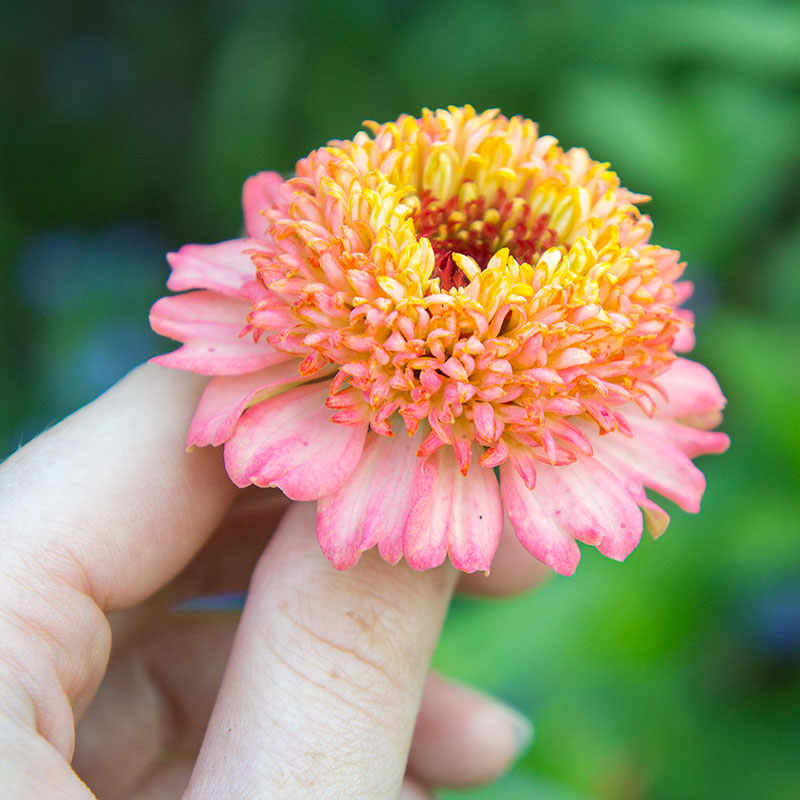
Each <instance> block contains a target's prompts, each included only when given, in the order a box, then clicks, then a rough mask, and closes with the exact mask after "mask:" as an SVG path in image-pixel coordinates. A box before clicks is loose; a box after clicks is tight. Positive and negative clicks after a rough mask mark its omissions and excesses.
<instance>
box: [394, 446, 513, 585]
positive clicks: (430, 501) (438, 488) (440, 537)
mask: <svg viewBox="0 0 800 800" xmlns="http://www.w3.org/2000/svg"><path fill="white" fill-rule="evenodd" d="M413 500H414V504H413V506H412V508H411V512H410V513H409V515H408V519H407V520H406V525H405V529H404V531H403V555H404V556H405V559H406V561H407V562H408V564H409V565H410V566H411V567H412V568H413V569H430V568H431V567H437V566H439V564H441V563H442V562H443V561H444V559H445V556H446V555H447V552H448V548H449V551H450V560H451V561H452V563H453V566H454V567H456V569H460V570H462V571H464V572H475V571H477V570H483V571H486V572H488V571H489V567H490V565H491V562H492V557H493V556H494V553H495V550H496V549H497V544H498V542H499V541H500V534H501V532H502V530H503V508H502V504H501V503H500V496H499V492H498V490H497V481H496V480H495V477H494V473H493V471H492V470H490V469H485V468H483V467H479V466H475V467H473V468H472V469H470V470H469V472H468V473H467V475H466V476H464V475H462V474H461V471H460V468H459V465H458V461H457V459H456V458H455V456H454V454H453V452H452V450H450V449H449V448H442V449H440V450H437V451H436V452H435V453H433V454H432V455H430V456H428V457H427V458H426V459H425V460H424V461H423V462H422V464H421V465H420V467H419V468H418V469H417V473H416V478H415V482H414V498H413Z"/></svg>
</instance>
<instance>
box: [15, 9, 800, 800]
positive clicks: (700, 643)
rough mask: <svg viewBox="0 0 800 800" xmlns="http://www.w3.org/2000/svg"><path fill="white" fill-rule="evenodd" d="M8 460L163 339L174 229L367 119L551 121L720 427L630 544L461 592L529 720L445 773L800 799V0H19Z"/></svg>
mask: <svg viewBox="0 0 800 800" xmlns="http://www.w3.org/2000/svg"><path fill="white" fill-rule="evenodd" d="M0 18H2V21H1V22H0V52H2V53H3V62H2V67H0V108H1V109H2V110H1V111H0V289H1V290H2V302H1V304H0V386H1V387H2V392H0V455H7V454H8V453H10V452H12V451H13V449H14V448H16V447H17V446H18V445H19V444H20V443H22V442H24V441H25V440H27V439H28V438H30V437H31V436H33V435H34V434H35V433H37V432H38V431H39V430H41V429H42V428H43V427H45V426H47V425H48V424H51V423H52V422H54V421H55V420H57V419H58V418H60V417H61V416H63V415H64V414H66V413H68V412H70V411H71V410H73V409H74V408H76V407H77V406H79V405H81V404H83V403H84V402H86V401H88V400H90V399H91V398H92V397H94V396H95V395H97V394H98V393H99V392H100V391H102V390H103V389H104V388H105V387H106V386H107V385H109V384H110V383H111V382H113V381H114V380H116V379H117V378H118V377H120V376H121V375H122V374H123V373H124V372H125V371H126V370H128V369H129V368H130V367H132V366H133V365H135V364H136V363H138V362H140V361H142V360H144V359H146V358H147V357H149V356H150V355H152V354H154V353H156V352H159V351H162V350H164V349H168V347H167V344H166V343H165V342H164V341H162V340H158V339H157V337H155V336H154V335H153V334H151V333H150V332H149V329H148V326H147V321H146V318H147V311H148V308H149V306H150V304H151V303H152V302H153V301H154V300H155V299H156V298H157V297H159V296H160V295H161V294H162V293H163V291H164V289H163V284H164V281H165V279H166V276H167V266H166V263H165V262H164V259H163V253H164V252H165V251H167V250H171V249H175V248H177V247H179V246H180V245H181V244H183V243H185V242H188V241H199V242H211V241H216V240H220V239H224V238H231V237H232V236H235V235H237V234H238V231H239V228H240V224H241V222H240V209H239V191H240V186H241V183H242V181H243V179H244V178H245V177H247V176H248V175H249V174H251V173H253V172H255V171H257V170H259V169H265V168H270V169H277V170H280V171H284V172H289V171H291V169H292V166H293V164H294V162H295V161H296V160H297V159H298V158H299V157H301V156H303V155H305V154H306V153H307V152H308V151H309V150H311V149H312V148H314V147H316V146H319V145H320V144H322V143H324V142H325V141H326V140H328V139H330V138H335V137H342V138H349V137H350V136H351V135H352V134H353V133H354V132H355V131H356V130H357V129H358V128H359V126H360V123H361V121H362V120H363V119H365V118H371V119H376V120H379V121H385V120H388V119H393V118H395V117H397V116H398V115H399V114H400V113H402V112H415V113H418V112H419V110H420V109H421V107H422V106H429V107H437V106H441V105H447V104H463V103H465V102H470V103H472V104H473V105H475V106H476V107H477V108H478V109H479V110H480V109H483V108H487V107H495V106H498V107H500V108H501V109H502V110H503V111H504V113H506V114H509V115H510V114H516V113H519V114H523V115H525V116H529V117H532V118H534V119H536V120H538V121H539V122H540V124H541V129H542V131H543V132H545V133H552V134H554V135H556V136H558V137H559V139H560V140H561V141H562V143H564V144H565V145H583V146H585V147H587V148H588V149H589V152H590V153H591V154H592V155H593V156H594V157H595V158H598V159H600V160H607V161H610V162H611V163H612V165H613V166H614V168H615V169H616V170H617V171H618V172H619V174H620V175H621V177H622V180H623V183H624V185H626V186H628V187H629V188H630V189H633V190H635V191H642V192H647V193H649V194H652V195H653V196H654V200H653V202H652V203H651V204H650V208H649V209H648V210H649V212H650V213H651V214H652V216H653V217H654V219H655V223H656V229H655V236H654V238H655V240H656V241H658V242H659V243H661V244H664V245H666V246H668V247H674V248H678V249H680V250H681V251H682V252H683V254H684V256H685V258H686V259H687V260H688V262H689V265H690V266H689V270H688V273H687V275H688V277H690V278H692V279H693V280H694V281H695V282H696V285H697V292H696V295H695V297H694V299H693V300H692V301H691V304H690V305H691V306H692V307H693V308H694V310H695V311H696V313H697V315H698V324H697V329H698V342H699V344H698V348H697V351H696V357H697V358H698V360H701V361H703V362H705V363H707V364H708V365H709V366H711V368H712V369H713V370H714V371H715V373H716V374H717V375H718V377H719V378H720V381H721V383H722V386H723V388H724V390H725V391H726V393H727V395H728V398H729V410H728V412H727V414H726V418H725V423H724V429H725V430H726V431H728V432H729V433H730V434H731V437H732V439H733V446H732V448H731V450H730V452H729V453H728V454H726V455H724V456H721V457H714V458H709V459H705V460H702V463H701V466H702V467H703V468H704V469H705V471H706V473H707V476H708V482H709V488H708V492H707V494H706V497H705V501H704V508H703V511H702V513H701V514H700V515H699V516H697V517H691V516H689V515H686V514H683V513H682V512H679V511H677V510H676V513H675V514H674V521H673V524H672V526H671V528H670V530H669V532H668V534H667V535H665V536H664V537H663V538H662V539H660V540H659V541H658V542H652V541H644V542H643V543H642V545H641V546H640V548H639V549H638V550H637V551H636V552H635V553H634V554H633V555H632V556H631V557H630V559H629V560H628V562H627V563H626V564H624V565H620V564H616V563H613V562H610V561H607V560H604V559H602V558H601V557H599V556H596V554H595V553H594V552H588V551H587V552H586V553H585V556H584V560H583V562H582V564H581V566H580V567H579V569H578V572H577V574H576V575H575V576H574V577H572V578H567V579H564V578H555V579H553V580H552V581H550V582H549V583H548V584H547V585H546V586H545V587H544V588H542V589H541V590H539V591H538V592H536V593H533V594H531V595H529V596H525V597H521V598H518V599H513V600H505V601H498V602H487V601H477V600H469V599H460V600H457V601H456V603H455V605H454V608H453V613H452V616H451V619H450V620H449V622H448V626H447V629H446V631H445V635H444V638H443V641H442V645H441V647H440V649H439V652H438V655H437V663H438V666H439V667H440V668H441V669H442V670H443V671H444V672H446V673H447V674H450V675H452V676H455V677H457V678H460V679H462V680H465V681H470V682H473V683H475V684H477V685H479V686H482V687H484V688H485V689H487V690H489V691H491V692H494V693H496V694H498V695H499V696H501V697H503V698H505V699H506V700H507V701H509V702H511V703H513V704H514V705H516V706H518V707H519V708H520V709H522V710H523V711H524V712H525V713H526V714H528V715H530V716H531V717H532V718H533V720H534V721H535V723H536V726H537V738H536V742H535V744H534V746H533V748H532V749H531V750H530V752H529V753H528V754H527V755H526V756H524V758H523V759H522V761H521V762H520V763H519V764H518V766H517V767H516V768H515V770H514V772H513V773H512V774H511V775H510V776H509V777H508V778H506V779H504V780H503V781H501V782H500V783H498V784H495V785H494V786H491V787H487V788H485V789H482V790H480V791H477V792H452V793H444V796H445V797H447V798H451V800H454V799H455V798H464V797H469V798H484V799H487V798H506V799H507V800H517V799H518V798H546V799H550V798H552V800H587V799H588V798H595V799H597V800H634V799H636V798H652V799H653V800H678V799H680V800H687V799H689V798H726V799H728V800H735V799H737V798H742V799H744V798H747V800H752V798H774V799H775V800H782V799H783V798H786V800H790V799H791V800H795V798H797V797H800V535H799V534H800V531H798V527H799V523H798V519H799V518H800V515H799V513H798V512H800V500H799V499H798V494H799V492H798V488H799V487H798V474H800V422H799V421H798V412H799V411H800V404H799V402H798V398H800V318H799V317H798V308H800V265H799V264H798V262H799V261H800V213H799V212H800V200H799V199H798V190H797V187H798V184H799V183H800V4H798V3H797V2H790V1H787V2H758V0H720V1H719V2H666V0H637V1H636V2H624V1H623V2H616V3H614V4H608V3H601V2H590V0H564V1H562V2H559V3H553V2H549V3H545V2H524V1H523V0H517V1H516V2H514V1H512V0H508V1H507V2H502V1H495V2H492V1H491V0H488V1H487V0H457V1H456V0H453V1H452V2H451V1H448V2H430V3H426V2H421V0H351V2H348V3H346V4H345V3H313V2H307V1H305V2H304V1H303V0H298V1H297V2H290V1H289V0H273V2H261V3H258V2H246V0H239V2H228V3H225V2H216V1H215V0H195V2H173V3H162V2H159V1H158V0H129V1H128V2H72V3H69V4H67V3H55V2H39V3H31V4H24V3H17V4H13V5H12V4H10V3H7V4H4V7H3V10H2V12H0Z"/></svg>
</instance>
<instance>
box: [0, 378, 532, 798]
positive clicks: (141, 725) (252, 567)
mask: <svg viewBox="0 0 800 800" xmlns="http://www.w3.org/2000/svg"><path fill="white" fill-rule="evenodd" d="M202 385H203V380H202V379H200V378H198V377H197V376H194V375H189V374H185V373H179V372H172V371H170V370H165V369H162V368H159V367H156V366H146V367H142V368H140V369H138V370H136V371H134V372H133V373H131V375H129V376H128V377H127V378H125V379H124V380H123V381H121V382H120V383H119V384H118V385H117V386H115V387H113V388H112V389H111V390H109V392H107V393H106V394H105V395H103V396H102V397H101V398H99V399H98V400H97V401H95V402H94V403H92V404H91V405H89V406H87V407H86V408H84V409H82V410H81V411H79V412H77V413H76V414H74V415H73V416H72V417H70V418H68V419H67V420H65V421H64V422H62V423H61V424H59V425H57V426H55V427H54V428H53V429H51V430H49V431H47V432H46V433H45V434H43V435H42V436H40V437H39V438H38V439H37V440H35V441H34V442H32V443H31V444H29V445H28V446H26V447H25V448H23V449H22V450H20V451H19V452H18V453H16V454H15V455H14V456H12V457H11V458H10V459H8V461H7V462H6V463H5V464H4V465H3V467H2V470H1V471H0V530H2V532H3V533H2V540H1V541H0V785H2V786H3V787H4V797H8V798H11V799H13V800H17V798H20V799H21V798H25V800H28V798H51V797H52V798H64V800H88V798H91V797H92V796H93V795H92V793H91V792H90V791H89V789H87V788H86V786H87V785H88V787H90V788H91V789H92V790H93V791H94V792H96V794H97V796H98V797H100V798H102V800H117V799H119V800H123V799H125V800H127V799H128V798H136V799H137V800H145V798H147V800H155V799H156V798H176V797H179V796H181V793H182V792H183V791H185V792H186V794H185V797H186V798H187V799H188V798H191V800H211V799H212V798H225V800H229V799H232V798H253V797H287V798H300V797H314V798H344V797H346V798H370V799H372V798H394V797H397V796H398V793H400V796H401V797H404V798H422V797H426V796H428V795H427V792H428V791H429V789H430V787H434V786H440V785H453V786H467V785H472V784H475V783H480V782H484V781H486V780H490V779H492V778H494V777H496V776H498V775H499V774H501V773H502V772H503V771H505V769H506V768H507V767H508V765H509V764H510V762H511V761H512V760H513V758H514V756H515V754H516V753H517V752H518V750H519V748H520V746H521V743H524V742H525V740H526V738H527V736H528V735H529V729H528V728H527V727H526V723H525V722H524V720H522V719H521V718H519V717H518V716H517V715H516V714H514V713H513V712H511V711H510V710H508V709H506V708H505V707H504V706H502V705H500V704H497V703H496V702H495V701H493V700H491V699H489V698H487V697H485V696H484V695H482V694H480V693H477V692H474V691H472V690H469V689H467V688H465V687H460V686H458V685H455V684H451V683H448V682H446V681H444V680H442V679H441V678H438V677H436V676H433V675H431V676H428V667H429V662H430V658H431V655H432V653H433V649H434V647H435V645H436V641H437V639H438V637H439V632H440V628H441V625H442V622H443V619H444V616H445V614H446V611H447V607H448V604H449V600H450V596H451V592H452V591H453V589H454V587H455V584H456V578H457V575H458V573H456V572H455V571H454V570H452V569H451V568H450V567H449V566H447V565H445V566H443V567H440V568H438V569H436V570H431V571H428V572H423V573H415V572H412V571H411V570H410V569H408V568H407V567H406V566H404V565H402V564H401V565H398V566H395V567H392V566H389V565H388V564H386V563H385V562H383V561H382V560H381V559H380V558H378V557H377V556H376V554H374V553H365V554H364V556H362V559H361V561H360V562H359V564H358V565H356V566H355V567H353V568H352V569H350V570H348V571H347V572H344V573H338V572H336V571H335V570H334V569H333V568H332V567H331V566H330V564H329V563H328V562H327V560H326V559H325V557H324V556H323V555H322V553H321V552H320V550H319V547H318V546H317V543H316V541H315V520H314V508H313V504H293V505H292V507H291V508H290V509H289V510H288V512H287V513H286V514H285V515H284V513H283V512H284V511H285V509H286V508H287V506H288V503H287V501H285V499H284V498H283V496H282V495H280V494H279V493H277V492H272V491H270V490H248V491H244V492H240V491H237V490H236V489H235V487H234V486H233V485H232V484H231V483H230V481H229V480H228V479H227V477H226V476H225V474H224V469H223V466H222V458H221V452H220V451H219V450H212V449H203V450H199V451H195V452H192V453H189V454H187V453H185V452H184V449H183V439H184V434H185V431H186V428H187V425H188V420H189V418H190V417H191V414H192V412H193V409H194V406H195V404H196V402H197V397H198V396H199V393H200V390H201V389H202ZM282 515H283V516H282ZM267 544H268V545H269V546H268V547H267V549H266V552H265V554H264V556H263V557H261V553H262V551H263V549H264V547H265V545H267ZM520 550H521V545H519V544H518V543H517V542H516V540H515V538H514V537H513V535H510V536H506V535H505V533H504V539H503V542H502V544H501V548H500V550H499V551H498V554H497V556H496V558H495V562H494V568H493V572H492V575H491V576H490V577H488V578H486V577H484V576H483V575H469V576H462V587H463V588H467V589H468V590H471V591H480V592H483V593H489V594H503V593H508V592H510V591H515V590H518V589H522V588H525V587H527V586H528V585H530V584H532V583H533V582H535V581H536V580H537V579H539V578H540V577H541V576H542V575H543V574H544V569H543V568H542V567H541V565H539V564H538V563H537V562H535V561H533V560H532V559H529V558H517V554H518V552H519V551H520ZM248 583H249V591H248V597H247V603H246V606H245V610H244V613H243V615H242V617H241V620H238V619H237V618H235V616H234V615H229V614H221V613H219V612H216V613H213V614H199V613H186V612H176V611H175V610H174V609H175V605H176V604H177V603H179V602H181V601H183V600H186V599H188V598H191V597H196V596H198V595H204V594H213V593H221V592H228V591H239V590H243V589H244V588H245V587H247V585H248ZM223 672H224V677H223ZM426 676H427V677H426ZM212 707H213V713H212ZM76 720H78V723H77V729H76ZM412 734H413V740H412ZM409 748H410V754H409ZM73 753H74V761H73V764H74V768H75V772H73V770H72V768H71V767H70V761H71V760H72V757H73ZM76 773H77V775H80V777H81V778H82V779H83V780H84V781H85V782H86V783H85V784H84V783H83V782H82V781H81V780H80V779H78V777H76ZM187 783H188V789H186V786H187Z"/></svg>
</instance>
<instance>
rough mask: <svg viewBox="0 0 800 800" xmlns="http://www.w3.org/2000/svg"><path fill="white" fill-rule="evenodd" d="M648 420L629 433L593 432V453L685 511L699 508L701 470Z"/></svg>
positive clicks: (625, 477) (620, 474)
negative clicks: (603, 433) (602, 433)
mask: <svg viewBox="0 0 800 800" xmlns="http://www.w3.org/2000/svg"><path fill="white" fill-rule="evenodd" d="M648 423H649V420H647V418H646V417H645V418H644V420H643V421H640V422H639V423H638V424H636V427H635V431H634V434H633V436H631V437H628V436H622V435H620V434H611V435H608V436H603V437H600V436H597V435H596V434H595V435H594V437H593V438H592V444H593V446H594V452H595V457H596V458H598V459H599V460H600V462H601V463H603V464H604V465H605V466H606V467H608V468H609V469H610V470H611V471H612V472H613V473H614V474H615V475H617V476H618V477H619V478H620V479H621V480H623V481H624V482H627V481H629V480H633V481H637V482H639V483H641V484H643V485H644V486H649V487H650V488H651V489H655V491H657V492H658V493H659V494H662V495H664V497H668V498H669V499H670V500H672V501H674V502H675V503H677V504H678V505H679V506H680V507H681V508H682V509H683V510H684V511H691V512H697V511H699V510H700V499H701V498H702V496H703V492H704V491H705V488H706V479H705V477H704V475H703V473H702V472H700V470H699V469H697V467H695V465H694V464H692V462H691V460H690V459H689V457H688V456H686V455H685V454H684V453H682V452H681V450H680V449H679V448H678V447H676V445H674V444H673V443H672V442H671V441H670V440H669V439H668V438H666V437H665V435H664V434H663V433H662V432H660V431H659V427H658V425H657V424H656V425H649V424H648ZM584 430H585V429H584Z"/></svg>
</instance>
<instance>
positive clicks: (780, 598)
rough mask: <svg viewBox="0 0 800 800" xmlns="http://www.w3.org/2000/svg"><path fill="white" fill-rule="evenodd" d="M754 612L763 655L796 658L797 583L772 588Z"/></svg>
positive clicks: (799, 653)
mask: <svg viewBox="0 0 800 800" xmlns="http://www.w3.org/2000/svg"><path fill="white" fill-rule="evenodd" d="M755 611H756V620H755V621H756V631H757V636H758V639H759V643H760V645H761V647H762V649H763V651H764V654H765V655H768V656H770V657H772V658H775V659H777V660H781V661H784V660H785V661H793V660H796V659H800V583H798V584H794V585H788V586H782V587H778V588H776V589H773V590H772V591H771V592H769V593H768V594H766V595H765V596H763V597H762V598H761V600H760V602H759V603H758V605H757V607H756V609H755Z"/></svg>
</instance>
